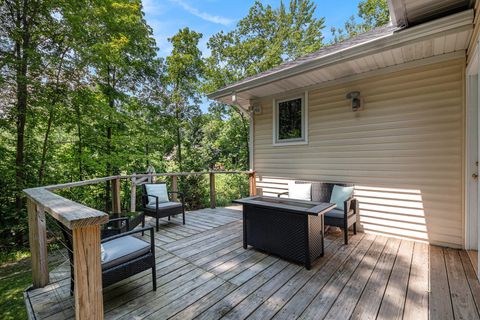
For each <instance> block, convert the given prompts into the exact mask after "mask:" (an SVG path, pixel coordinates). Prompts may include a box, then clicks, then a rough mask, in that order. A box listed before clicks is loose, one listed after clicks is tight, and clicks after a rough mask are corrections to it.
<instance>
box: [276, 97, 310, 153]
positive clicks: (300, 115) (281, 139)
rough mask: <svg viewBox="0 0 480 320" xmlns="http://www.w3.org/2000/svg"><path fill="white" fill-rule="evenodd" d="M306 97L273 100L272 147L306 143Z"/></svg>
mask: <svg viewBox="0 0 480 320" xmlns="http://www.w3.org/2000/svg"><path fill="white" fill-rule="evenodd" d="M306 97H307V94H306V93H305V95H303V96H299V97H293V98H289V99H285V100H274V104H273V108H274V111H273V114H274V119H273V120H274V137H273V138H274V139H273V144H274V145H282V144H305V143H307V137H306V132H307V130H306V124H307V121H306V112H307V111H306V109H307V108H306Z"/></svg>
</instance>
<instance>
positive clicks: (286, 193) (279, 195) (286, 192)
mask: <svg viewBox="0 0 480 320" xmlns="http://www.w3.org/2000/svg"><path fill="white" fill-rule="evenodd" d="M284 195H287V196H288V191H285V192H282V193H279V194H277V198H280V197H281V196H284Z"/></svg>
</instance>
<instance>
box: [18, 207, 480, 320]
mask: <svg viewBox="0 0 480 320" xmlns="http://www.w3.org/2000/svg"><path fill="white" fill-rule="evenodd" d="M239 209H240V208H238V207H236V208H235V207H230V208H218V209H204V210H199V211H194V212H190V213H188V214H187V225H185V226H182V225H181V220H180V218H175V219H173V220H172V222H171V223H168V222H167V221H166V219H164V220H165V221H164V222H163V225H162V229H161V231H160V232H158V233H156V245H157V254H156V257H157V277H158V280H157V281H158V290H157V291H156V292H153V291H152V286H151V274H150V272H143V273H141V274H139V275H137V276H134V277H131V278H129V279H127V280H125V281H123V282H120V283H117V284H115V285H113V286H110V287H109V288H106V289H104V300H105V303H104V305H105V317H106V318H107V319H143V318H147V319H178V320H183V319H191V318H196V319H219V318H222V319H246V318H248V319H262V320H263V319H296V318H301V319H348V318H350V319H401V318H403V319H415V320H421V319H427V318H430V319H479V318H480V317H479V310H480V284H479V282H478V281H477V279H476V277H475V274H474V270H473V267H472V265H471V263H470V260H469V257H468V255H467V253H466V252H465V251H461V250H453V249H445V248H440V247H435V246H428V245H426V244H421V243H414V242H410V241H401V240H398V239H393V238H385V237H382V236H374V235H368V234H363V233H359V234H358V235H356V236H353V237H352V238H351V242H350V244H349V245H348V246H345V245H343V243H342V237H341V236H339V237H334V236H329V237H328V238H327V240H326V246H327V247H326V253H325V256H324V257H323V258H321V259H320V260H317V262H316V263H315V264H314V266H313V268H312V270H309V271H308V270H306V269H304V268H303V267H302V266H300V265H297V264H293V263H289V262H287V261H284V260H282V259H279V258H277V257H274V256H269V255H267V254H264V253H261V252H258V251H255V250H253V249H249V250H244V249H243V248H242V232H241V230H242V223H241V211H240V210H239ZM68 269H69V268H68V264H67V263H64V264H63V265H61V266H59V267H58V268H56V269H55V270H52V272H51V284H49V285H48V286H47V287H45V288H42V289H36V290H32V291H28V292H27V294H26V299H27V304H29V305H30V306H31V310H33V313H34V314H35V316H36V318H37V319H68V318H72V317H73V315H74V311H73V307H72V306H73V304H74V303H73V299H72V298H71V297H70V296H69V292H68V291H69V273H68Z"/></svg>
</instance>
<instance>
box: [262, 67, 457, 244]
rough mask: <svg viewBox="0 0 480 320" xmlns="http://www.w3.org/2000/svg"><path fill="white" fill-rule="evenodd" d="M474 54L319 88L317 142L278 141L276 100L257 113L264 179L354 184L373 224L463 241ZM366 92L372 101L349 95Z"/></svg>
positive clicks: (313, 111) (364, 218)
mask: <svg viewBox="0 0 480 320" xmlns="http://www.w3.org/2000/svg"><path fill="white" fill-rule="evenodd" d="M464 63H465V60H464V59H457V60H452V61H448V62H443V63H440V64H435V65H430V66H426V67H418V68H415V69H411V70H405V71H400V72H396V73H392V74H389V75H383V76H377V77H372V78H366V79H362V80H359V81H355V82H351V83H346V84H342V85H336V86H333V87H326V88H321V89H317V90H313V91H310V92H309V94H308V110H309V114H308V141H309V143H308V145H297V146H273V144H272V130H273V129H272V124H273V120H272V101H273V97H269V98H267V99H262V100H261V101H260V102H259V103H260V104H261V105H262V112H261V114H257V115H255V118H254V123H255V127H254V128H255V129H254V168H255V170H257V172H258V187H259V188H260V189H262V192H263V194H265V195H276V194H278V193H279V192H282V191H284V190H285V188H286V183H287V182H288V180H294V179H305V180H319V181H331V182H352V183H355V185H356V190H355V194H356V196H357V198H359V199H360V201H361V206H360V208H361V219H360V222H361V226H362V227H363V229H364V230H365V231H368V232H375V233H382V234H386V235H392V236H399V237H406V238H411V239H414V240H420V241H425V242H429V243H433V244H440V245H446V246H452V247H461V246H462V245H463V238H464V231H463V230H464V213H463V149H464V147H463V143H464V142H463V141H464V98H463V97H464ZM349 91H360V93H361V96H362V98H363V102H364V109H363V110H362V111H359V112H352V111H351V107H350V102H349V101H348V100H347V99H346V98H345V95H346V93H347V92H349Z"/></svg>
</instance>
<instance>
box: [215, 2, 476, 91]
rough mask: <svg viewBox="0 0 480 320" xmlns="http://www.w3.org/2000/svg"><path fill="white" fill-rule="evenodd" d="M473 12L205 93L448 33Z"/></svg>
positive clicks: (466, 24)
mask: <svg viewBox="0 0 480 320" xmlns="http://www.w3.org/2000/svg"><path fill="white" fill-rule="evenodd" d="M473 16H474V13H473V9H469V10H465V11H463V12H460V13H457V14H453V15H450V16H447V17H444V18H441V19H437V20H434V21H430V22H427V23H424V24H420V25H417V26H415V27H412V28H408V29H404V30H400V31H397V32H392V33H390V34H387V35H385V36H383V37H380V38H377V39H374V40H372V41H369V42H364V43H361V44H358V45H356V46H352V47H349V48H346V49H343V50H339V51H335V52H332V53H330V54H328V55H325V56H321V57H318V58H316V59H313V60H311V61H307V62H305V63H302V64H300V65H295V66H292V67H290V68H286V69H281V70H278V71H276V72H274V73H270V74H267V75H265V76H261V77H259V78H254V79H252V80H250V81H244V82H242V81H240V82H239V83H237V84H233V85H230V86H228V87H225V88H223V89H220V90H218V91H216V92H212V93H210V94H208V95H207V97H208V98H209V99H212V100H218V99H220V98H223V97H226V96H228V95H230V94H231V93H232V92H237V93H239V92H242V91H246V90H249V89H253V88H256V87H259V86H262V85H266V84H269V83H272V82H275V81H279V80H282V79H285V78H289V77H292V76H295V75H298V74H301V73H305V72H308V71H311V70H314V69H318V68H322V67H327V66H329V65H332V64H336V63H339V62H343V61H348V60H352V59H355V58H360V57H364V56H369V55H372V54H375V53H377V52H381V51H385V50H388V49H393V48H395V47H398V46H401V45H404V44H406V43H408V42H413V41H419V40H428V39H431V38H434V37H436V36H438V35H439V34H443V35H448V34H452V33H457V32H461V31H467V30H471V29H472V23H473Z"/></svg>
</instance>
